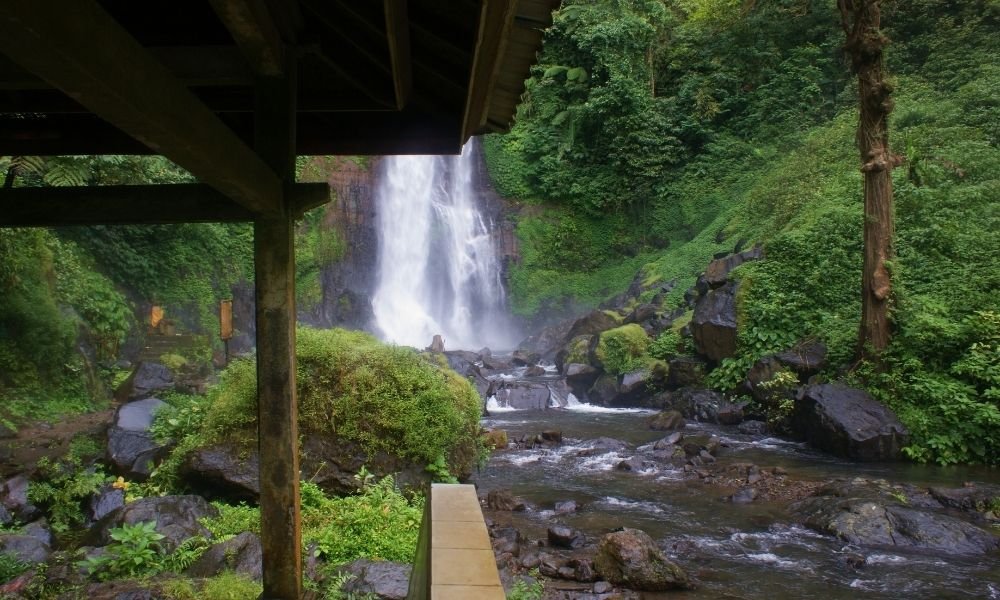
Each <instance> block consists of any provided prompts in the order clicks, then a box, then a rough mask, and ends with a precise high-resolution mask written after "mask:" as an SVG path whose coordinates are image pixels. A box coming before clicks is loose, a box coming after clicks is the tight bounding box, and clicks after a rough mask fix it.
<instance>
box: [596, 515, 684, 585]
mask: <svg viewBox="0 0 1000 600" xmlns="http://www.w3.org/2000/svg"><path fill="white" fill-rule="evenodd" d="M594 567H595V569H596V570H597V573H598V574H599V575H600V576H601V577H602V578H603V579H606V580H607V581H609V582H611V583H613V584H617V585H624V586H626V587H629V588H631V589H635V590H645V591H662V590H671V589H685V588H688V587H690V586H691V581H690V579H689V578H688V576H687V573H685V572H684V571H683V570H682V569H681V568H680V567H678V566H677V565H676V564H674V563H673V562H671V561H670V560H668V559H667V557H666V556H665V555H664V554H663V552H662V551H661V550H660V549H659V548H658V547H657V546H656V544H655V543H653V540H652V538H650V537H649V535H648V534H646V533H645V532H643V531H641V530H638V529H628V528H626V529H623V530H622V531H618V532H614V533H609V534H607V535H605V536H604V537H603V538H601V542H600V544H599V545H598V547H597V556H596V558H595V559H594Z"/></svg>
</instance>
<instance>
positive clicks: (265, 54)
mask: <svg viewBox="0 0 1000 600" xmlns="http://www.w3.org/2000/svg"><path fill="white" fill-rule="evenodd" d="M210 2H211V4H212V9H213V10H215V14H216V15H218V17H219V20H220V21H222V24H223V25H225V26H226V29H228V30H229V33H230V34H231V35H232V36H233V40H235V41H236V45H237V46H239V47H240V50H241V51H242V52H243V56H245V57H246V59H247V62H248V63H250V68H252V69H253V71H254V72H255V73H256V74H257V75H261V76H265V77H274V76H278V75H281V71H282V63H283V62H284V47H283V44H282V41H281V35H280V34H279V33H278V29H277V27H275V24H274V21H273V20H272V19H271V15H270V14H269V12H268V8H267V5H265V4H264V2H263V0H210Z"/></svg>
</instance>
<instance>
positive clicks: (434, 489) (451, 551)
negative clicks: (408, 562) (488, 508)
mask: <svg viewBox="0 0 1000 600" xmlns="http://www.w3.org/2000/svg"><path fill="white" fill-rule="evenodd" d="M505 598H506V596H505V595H504V591H503V586H501V585H500V576H499V575H498V574H497V567H496V559H495V558H494V557H493V547H492V546H491V545H490V536H489V533H488V532H487V531H486V522H485V521H484V520H483V512H482V510H481V509H480V508H479V500H478V498H477V497H476V488H475V487H473V486H471V485H457V484H441V483H436V484H433V485H432V486H431V492H430V495H429V496H428V498H427V503H426V505H425V507H424V520H423V523H422V524H421V526H420V539H419V541H418V542H417V556H416V560H415V561H414V564H413V572H412V574H411V575H410V591H409V595H408V596H407V600H473V599H475V600H505Z"/></svg>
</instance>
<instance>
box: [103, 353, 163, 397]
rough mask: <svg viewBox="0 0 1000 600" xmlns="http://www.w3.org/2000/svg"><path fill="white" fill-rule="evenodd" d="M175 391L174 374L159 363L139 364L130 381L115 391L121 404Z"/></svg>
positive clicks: (123, 383)
mask: <svg viewBox="0 0 1000 600" xmlns="http://www.w3.org/2000/svg"><path fill="white" fill-rule="evenodd" d="M172 389H174V374H173V373H171V372H170V369H168V368H167V367H166V366H165V365H161V364H160V363H158V362H148V361H146V362H141V363H139V364H138V365H137V366H136V368H135V370H134V371H132V374H131V375H129V376H128V379H126V380H125V381H123V382H122V384H121V385H119V386H118V389H116V390H115V400H117V401H118V402H120V403H126V402H132V401H133V400H142V399H144V398H151V397H153V396H155V395H156V394H158V393H159V392H164V391H168V390H172Z"/></svg>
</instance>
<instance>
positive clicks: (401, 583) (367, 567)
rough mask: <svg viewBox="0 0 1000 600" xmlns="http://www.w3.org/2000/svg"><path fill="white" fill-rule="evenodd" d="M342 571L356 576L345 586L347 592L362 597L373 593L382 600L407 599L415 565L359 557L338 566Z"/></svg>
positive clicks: (344, 589)
mask: <svg viewBox="0 0 1000 600" xmlns="http://www.w3.org/2000/svg"><path fill="white" fill-rule="evenodd" d="M337 570H338V571H339V572H340V573H350V574H351V575H353V576H354V577H352V578H351V579H349V580H348V581H347V583H345V584H344V586H343V591H344V592H346V593H347V594H350V595H353V596H356V597H362V596H365V595H366V594H372V595H374V596H375V597H376V598H379V599H380V600H406V595H407V592H409V587H410V572H411V571H412V570H413V567H411V566H410V565H407V564H403V563H397V562H390V561H385V560H368V559H365V558H361V559H358V560H356V561H354V562H352V563H348V564H346V565H344V566H341V567H338V569H337Z"/></svg>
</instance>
